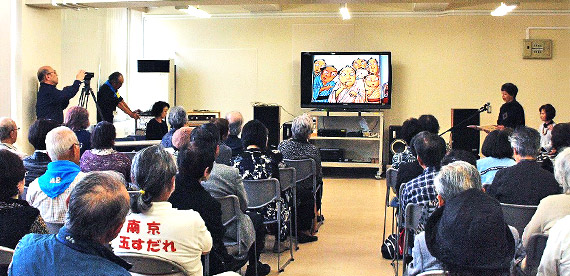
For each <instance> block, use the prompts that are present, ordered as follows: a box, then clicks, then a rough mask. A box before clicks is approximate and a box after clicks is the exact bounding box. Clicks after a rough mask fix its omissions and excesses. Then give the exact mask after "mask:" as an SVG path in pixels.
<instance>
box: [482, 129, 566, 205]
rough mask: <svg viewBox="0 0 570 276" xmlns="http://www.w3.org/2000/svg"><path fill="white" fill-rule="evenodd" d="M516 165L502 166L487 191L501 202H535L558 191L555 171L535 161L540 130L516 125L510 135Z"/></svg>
mask: <svg viewBox="0 0 570 276" xmlns="http://www.w3.org/2000/svg"><path fill="white" fill-rule="evenodd" d="M509 141H510V142H511V147H512V148H513V157H514V159H515V161H516V162H517V164H516V165H514V166H512V167H509V168H505V169H501V170H499V171H498V172H497V174H496V175H495V179H494V180H493V184H491V186H490V187H489V189H488V190H487V193H488V194H489V195H491V196H492V197H495V198H496V199H498V200H499V201H500V202H502V203H509V204H519V205H538V203H540V200H541V199H543V198H545V197H547V196H549V195H553V194H559V193H560V192H561V188H560V185H558V182H556V179H554V175H553V174H552V173H550V172H548V171H546V170H544V169H542V168H541V167H540V165H539V164H538V163H537V162H536V156H537V155H538V152H539V148H540V134H539V133H538V131H537V130H535V129H532V128H529V127H524V126H523V127H519V128H517V129H516V130H515V131H514V132H513V134H512V135H511V136H510V138H509Z"/></svg>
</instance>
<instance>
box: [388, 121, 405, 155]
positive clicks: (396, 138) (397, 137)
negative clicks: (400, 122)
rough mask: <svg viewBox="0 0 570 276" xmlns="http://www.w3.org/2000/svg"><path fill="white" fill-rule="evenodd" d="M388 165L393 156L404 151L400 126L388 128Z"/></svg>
mask: <svg viewBox="0 0 570 276" xmlns="http://www.w3.org/2000/svg"><path fill="white" fill-rule="evenodd" d="M388 132H389V133H388V145H390V150H389V151H388V157H389V158H388V164H392V158H393V157H394V154H396V153H400V152H403V151H404V150H405V149H406V146H407V144H406V141H404V139H403V138H402V126H396V125H391V126H389V127H388Z"/></svg>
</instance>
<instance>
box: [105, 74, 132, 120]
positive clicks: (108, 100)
mask: <svg viewBox="0 0 570 276" xmlns="http://www.w3.org/2000/svg"><path fill="white" fill-rule="evenodd" d="M124 81H125V79H124V78H123V75H122V74H121V73H119V72H114V73H113V74H111V75H109V79H108V80H107V81H106V82H105V83H104V84H103V85H101V87H99V91H98V92H97V103H98V104H99V108H100V111H101V112H97V122H101V121H107V122H110V123H111V124H112V123H113V118H114V115H113V112H114V111H115V108H116V107H119V108H120V109H121V110H122V111H123V112H125V113H126V114H127V115H129V116H130V117H131V118H133V119H138V118H140V116H139V114H138V112H140V111H135V112H133V111H131V109H130V108H129V106H128V105H127V103H125V101H124V100H123V97H121V95H119V88H121V86H123V82H124ZM101 114H102V115H103V118H101Z"/></svg>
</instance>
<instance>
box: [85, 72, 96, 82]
mask: <svg viewBox="0 0 570 276" xmlns="http://www.w3.org/2000/svg"><path fill="white" fill-rule="evenodd" d="M94 76H95V73H92V72H85V78H84V80H90V79H91V78H93V77H94Z"/></svg>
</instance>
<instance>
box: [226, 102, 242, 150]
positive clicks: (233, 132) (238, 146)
mask: <svg viewBox="0 0 570 276" xmlns="http://www.w3.org/2000/svg"><path fill="white" fill-rule="evenodd" d="M226 120H228V123H229V128H230V135H228V139H226V141H224V144H226V146H228V147H230V148H231V149H232V156H238V155H240V154H241V153H242V151H243V145H242V143H241V139H240V138H239V137H238V135H239V134H240V133H241V125H242V124H243V116H242V115H241V113H240V112H239V111H231V112H228V113H227V114H226Z"/></svg>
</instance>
